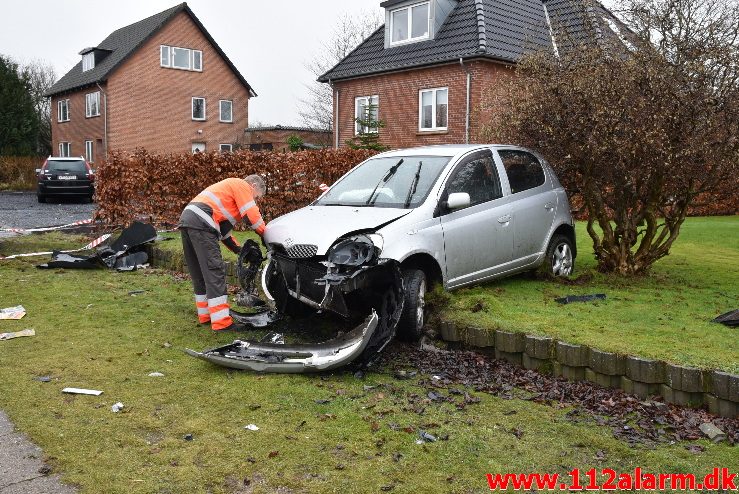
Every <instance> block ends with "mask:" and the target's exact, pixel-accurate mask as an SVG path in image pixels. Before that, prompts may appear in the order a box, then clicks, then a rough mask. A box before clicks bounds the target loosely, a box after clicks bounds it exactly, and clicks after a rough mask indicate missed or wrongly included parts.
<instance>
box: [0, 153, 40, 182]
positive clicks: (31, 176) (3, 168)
mask: <svg viewBox="0 0 739 494" xmlns="http://www.w3.org/2000/svg"><path fill="white" fill-rule="evenodd" d="M43 163H44V159H43V158H39V157H36V156H0V190H5V189H10V190H34V189H35V188H36V168H41V165H42V164H43Z"/></svg>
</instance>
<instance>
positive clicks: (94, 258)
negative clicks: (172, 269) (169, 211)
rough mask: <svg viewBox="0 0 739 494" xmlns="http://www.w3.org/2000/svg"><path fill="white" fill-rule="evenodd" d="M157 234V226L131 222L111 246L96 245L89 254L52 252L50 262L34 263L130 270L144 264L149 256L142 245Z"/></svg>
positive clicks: (76, 267)
mask: <svg viewBox="0 0 739 494" xmlns="http://www.w3.org/2000/svg"><path fill="white" fill-rule="evenodd" d="M156 237H157V232H156V229H155V228H154V227H153V226H152V225H149V224H146V223H141V222H139V221H134V222H133V223H131V225H130V226H128V227H127V228H124V229H123V231H122V232H121V234H120V235H119V236H118V237H117V238H116V239H115V240H114V241H113V242H111V244H110V245H107V246H102V247H98V249H97V252H96V253H95V254H93V255H91V256H86V257H81V256H72V255H70V254H66V253H63V252H57V251H55V252H54V253H53V254H52V258H51V261H49V262H47V263H45V264H39V265H38V266H36V267H37V268H40V269H54V268H71V269H97V268H105V267H107V268H110V269H116V270H118V271H133V270H135V269H136V267H137V266H140V265H143V264H146V262H147V261H148V256H147V255H146V252H143V250H142V246H143V245H144V244H146V243H149V242H153V241H154V240H155V239H156Z"/></svg>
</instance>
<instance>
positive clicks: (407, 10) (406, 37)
mask: <svg viewBox="0 0 739 494" xmlns="http://www.w3.org/2000/svg"><path fill="white" fill-rule="evenodd" d="M429 10H430V7H429V2H423V3H418V4H415V5H409V6H407V7H403V8H400V9H396V10H393V11H392V12H390V44H392V45H396V44H403V43H412V42H415V41H422V40H425V39H428V38H429V32H430V22H429Z"/></svg>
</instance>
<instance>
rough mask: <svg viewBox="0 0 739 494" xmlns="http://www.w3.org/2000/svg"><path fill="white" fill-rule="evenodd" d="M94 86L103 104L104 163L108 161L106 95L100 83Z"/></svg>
mask: <svg viewBox="0 0 739 494" xmlns="http://www.w3.org/2000/svg"><path fill="white" fill-rule="evenodd" d="M95 85H96V86H97V87H98V89H99V90H100V92H101V93H103V103H104V104H105V110H103V155H104V156H105V161H108V93H106V92H105V90H103V88H102V87H100V83H98V82H96V83H95Z"/></svg>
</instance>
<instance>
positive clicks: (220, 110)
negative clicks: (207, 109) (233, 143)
mask: <svg viewBox="0 0 739 494" xmlns="http://www.w3.org/2000/svg"><path fill="white" fill-rule="evenodd" d="M223 103H228V104H230V105H231V118H230V119H229V120H224V118H223ZM218 121H219V122H224V123H233V121H234V102H233V100H230V99H221V100H218Z"/></svg>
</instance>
